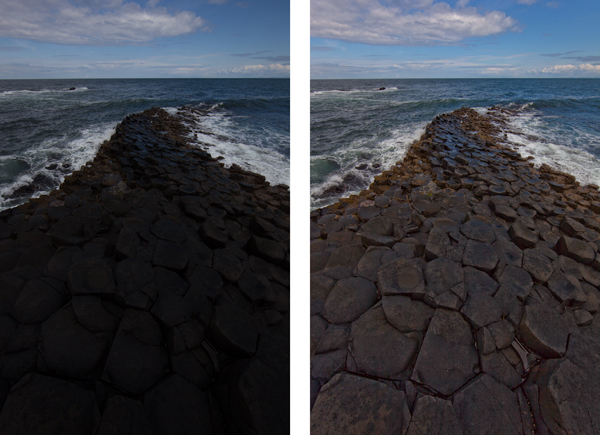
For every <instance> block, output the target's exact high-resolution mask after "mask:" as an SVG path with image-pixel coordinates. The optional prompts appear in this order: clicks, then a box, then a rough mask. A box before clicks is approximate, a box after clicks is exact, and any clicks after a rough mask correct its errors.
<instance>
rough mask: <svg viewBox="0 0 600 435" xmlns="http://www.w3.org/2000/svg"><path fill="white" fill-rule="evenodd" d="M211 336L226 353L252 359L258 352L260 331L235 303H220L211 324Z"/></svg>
mask: <svg viewBox="0 0 600 435" xmlns="http://www.w3.org/2000/svg"><path fill="white" fill-rule="evenodd" d="M209 335H210V337H211V338H212V340H214V343H215V344H216V345H217V346H218V347H219V348H220V349H223V351H225V352H226V353H228V354H230V355H232V356H238V357H250V356H252V355H253V354H254V353H255V352H256V346H257V342H258V335H259V330H258V327H257V326H256V323H255V322H254V320H253V319H252V317H251V316H250V315H249V314H248V313H247V312H246V311H244V310H243V309H241V308H239V307H238V306H237V305H235V304H233V303H230V302H225V301H219V302H218V303H217V305H216V307H215V311H214V314H213V316H212V320H211V322H210V326H209Z"/></svg>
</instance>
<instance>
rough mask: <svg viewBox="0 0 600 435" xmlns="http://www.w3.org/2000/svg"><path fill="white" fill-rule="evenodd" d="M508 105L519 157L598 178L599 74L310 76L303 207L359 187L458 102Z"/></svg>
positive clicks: (586, 180) (583, 179)
mask: <svg viewBox="0 0 600 435" xmlns="http://www.w3.org/2000/svg"><path fill="white" fill-rule="evenodd" d="M465 106H467V107H472V108H475V109H476V110H478V111H479V112H480V113H485V111H486V109H487V108H489V107H492V106H499V107H505V108H508V109H511V113H512V115H510V117H509V120H508V121H509V125H508V132H507V139H508V140H510V141H512V142H514V143H515V144H517V145H518V151H519V152H520V153H521V154H522V155H523V156H533V162H534V163H535V164H536V165H540V164H542V163H546V164H549V165H550V166H552V167H554V168H556V169H559V170H562V171H565V172H568V173H571V174H573V175H574V176H575V177H576V178H577V180H578V181H579V182H581V183H583V184H586V183H595V184H600V79H389V80H380V79H372V80H312V81H311V118H310V119H311V122H310V125H311V127H310V128H311V136H310V137H311V138H310V143H311V163H310V164H311V181H310V182H311V206H312V207H313V208H317V207H322V206H324V205H327V204H331V203H333V202H335V201H336V200H337V199H339V198H341V197H344V196H348V195H350V194H352V193H358V192H359V191H360V190H362V189H365V188H366V187H368V185H369V184H370V183H371V181H372V180H373V177H374V176H375V175H377V174H379V173H381V172H382V171H384V170H386V169H388V168H389V167H391V166H392V165H393V164H394V163H396V162H397V161H400V160H402V158H403V157H404V155H405V154H406V151H407V150H408V148H409V147H410V145H411V144H412V143H413V142H414V141H415V140H417V139H418V138H419V137H420V136H421V134H423V132H424V131H425V127H426V125H427V124H428V123H429V122H431V120H432V119H433V118H434V117H435V116H436V115H439V114H441V113H446V112H451V111H453V110H455V109H458V108H460V107H465Z"/></svg>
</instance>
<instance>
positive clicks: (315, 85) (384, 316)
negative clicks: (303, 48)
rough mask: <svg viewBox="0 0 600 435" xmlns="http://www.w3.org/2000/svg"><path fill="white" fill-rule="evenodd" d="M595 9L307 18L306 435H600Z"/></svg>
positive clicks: (400, 2)
mask: <svg viewBox="0 0 600 435" xmlns="http://www.w3.org/2000/svg"><path fill="white" fill-rule="evenodd" d="M584 3H586V6H585V8H586V9H585V11H583V10H582V8H581V6H582V5H581V4H578V5H577V6H575V5H574V4H570V3H566V2H555V1H550V2H545V1H536V0H517V1H504V2H497V1H469V0H459V1H456V2H455V1H451V2H448V3H446V2H439V1H435V0H423V1H408V0H406V1H404V0H396V1H387V0H333V1H332V0H312V1H311V96H310V98H311V100H310V101H311V103H310V104H311V118H310V124H311V136H310V152H311V160H310V162H311V163H310V164H311V173H310V176H311V177H310V183H311V212H310V220H311V222H310V239H311V241H310V244H311V245H310V246H311V249H310V256H311V258H310V268H311V292H310V294H311V304H310V311H311V312H310V315H311V340H310V358H311V372H310V388H311V403H310V406H311V433H312V434H313V435H317V434H327V435H331V434H343V435H347V434H366V433H373V434H375V433H377V434H392V433H393V434H410V435H421V434H422V435H427V434H447V435H450V434H463V435H468V434H472V435H478V434H484V433H485V434H521V435H524V434H591V433H597V432H598V431H600V377H599V376H598V373H599V372H600V320H598V319H597V311H598V307H599V304H600V290H599V288H600V252H599V251H600V193H599V191H598V189H599V184H600V122H599V121H598V120H599V119H600V51H599V50H598V46H597V43H596V44H593V43H592V41H596V42H597V41H598V40H600V30H598V27H597V26H595V25H594V22H595V20H597V19H598V16H599V14H600V4H596V3H592V2H587V1H586V2H584ZM590 29H594V30H590Z"/></svg>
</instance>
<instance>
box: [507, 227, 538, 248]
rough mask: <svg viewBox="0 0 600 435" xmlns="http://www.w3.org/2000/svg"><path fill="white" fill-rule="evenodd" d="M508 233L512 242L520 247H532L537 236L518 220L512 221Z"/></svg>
mask: <svg viewBox="0 0 600 435" xmlns="http://www.w3.org/2000/svg"><path fill="white" fill-rule="evenodd" d="M508 234H510V237H511V239H512V241H513V243H514V244H515V245H517V246H518V247H519V248H521V249H527V248H534V247H535V244H536V243H537V241H538V237H537V236H536V235H535V234H534V233H533V232H532V231H531V230H530V229H529V228H527V227H526V226H525V225H524V224H523V223H522V222H520V221H516V222H513V223H512V225H511V226H510V228H509V229H508Z"/></svg>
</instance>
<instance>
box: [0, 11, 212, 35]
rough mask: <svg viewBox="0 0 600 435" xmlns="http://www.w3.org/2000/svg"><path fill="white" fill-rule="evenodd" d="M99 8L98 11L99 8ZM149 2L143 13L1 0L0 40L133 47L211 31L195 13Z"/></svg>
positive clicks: (206, 23) (204, 21)
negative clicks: (173, 12) (16, 39)
mask: <svg viewBox="0 0 600 435" xmlns="http://www.w3.org/2000/svg"><path fill="white" fill-rule="evenodd" d="M100 4H102V6H99V5H100ZM156 4H158V1H152V0H151V1H149V2H148V3H147V5H146V8H143V7H141V6H140V5H138V4H136V3H123V0H110V1H106V2H101V1H100V0H50V1H46V2H42V3H41V2H39V1H37V0H3V4H2V13H1V14H0V37H6V38H20V39H31V40H34V41H41V42H51V43H56V44H74V45H122V44H137V43H144V42H148V41H151V40H153V39H155V38H160V37H171V36H177V35H183V34H188V33H193V32H196V31H199V30H204V31H208V30H210V28H209V25H208V22H207V21H206V20H204V19H203V18H201V17H198V16H196V15H195V14H194V13H193V12H189V11H181V12H178V13H176V14H171V13H169V12H168V11H167V9H166V8H164V7H155V6H153V5H156Z"/></svg>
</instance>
